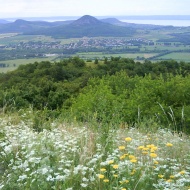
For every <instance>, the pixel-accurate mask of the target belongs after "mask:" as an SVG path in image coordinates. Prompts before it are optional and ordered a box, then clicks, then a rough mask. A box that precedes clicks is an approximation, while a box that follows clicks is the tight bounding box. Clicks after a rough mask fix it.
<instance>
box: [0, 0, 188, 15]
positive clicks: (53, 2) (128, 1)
mask: <svg viewBox="0 0 190 190" xmlns="http://www.w3.org/2000/svg"><path fill="white" fill-rule="evenodd" d="M0 5H1V8H0V18H11V17H44V16H83V15H86V14H88V15H92V16H125V15H190V8H189V7H190V0H0Z"/></svg>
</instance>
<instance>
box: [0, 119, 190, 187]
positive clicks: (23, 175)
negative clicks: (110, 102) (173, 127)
mask: <svg viewBox="0 0 190 190" xmlns="http://www.w3.org/2000/svg"><path fill="white" fill-rule="evenodd" d="M11 121H12V120H11V118H10V117H9V118H6V117H4V118H1V119H0V134H1V135H0V153H1V154H0V189H2V190H8V189H9V190H17V189H18V190H36V189H42V190H43V189H44V190H47V189H55V190H62V189H64V190H80V189H81V190H82V189H88V190H91V189H92V190H112V189H117V190H148V189H150V190H154V189H160V190H168V189H170V190H188V189H190V177H189V176H190V167H189V166H190V154H189V152H190V139H189V137H188V136H187V135H185V134H180V136H179V135H178V133H175V132H173V131H170V130H169V129H167V130H166V129H161V128H159V127H158V125H156V124H155V123H154V122H151V121H150V122H148V121H147V122H146V123H145V124H143V123H141V124H138V125H139V126H137V127H139V129H138V128H130V127H128V128H119V127H118V128H117V129H116V128H115V129H114V127H113V126H106V124H105V123H104V124H102V125H100V126H96V127H98V128H97V129H95V127H94V128H93V127H92V124H90V123H83V124H80V125H77V123H76V122H73V123H66V122H60V121H54V122H51V125H50V129H51V130H49V129H48V130H47V129H43V130H40V131H36V130H34V129H33V128H32V126H33V124H32V122H31V121H32V120H31V121H30V122H28V121H29V120H28V119H27V117H26V115H25V116H23V117H22V119H20V120H19V119H18V122H16V123H14V122H11ZM152 125H155V126H156V127H155V130H152V131H150V132H147V131H148V130H142V128H141V126H146V129H147V127H149V128H151V127H152ZM48 128H49V127H48ZM105 128H106V129H105Z"/></svg>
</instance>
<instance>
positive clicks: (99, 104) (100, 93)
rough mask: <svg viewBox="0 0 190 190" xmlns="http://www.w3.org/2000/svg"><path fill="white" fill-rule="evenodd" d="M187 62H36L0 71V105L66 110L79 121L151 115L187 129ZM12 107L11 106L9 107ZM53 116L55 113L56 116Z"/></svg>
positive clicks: (125, 119) (189, 69)
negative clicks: (10, 70) (3, 71)
mask: <svg viewBox="0 0 190 190" xmlns="http://www.w3.org/2000/svg"><path fill="white" fill-rule="evenodd" d="M189 72H190V65H189V63H183V62H176V61H161V62H156V63H152V62H150V61H145V62H144V63H140V62H134V61H133V60H132V59H127V58H119V57H112V58H111V60H108V59H107V58H105V60H104V62H101V63H97V62H95V63H91V64H90V65H89V64H88V66H87V64H86V63H85V61H84V60H82V59H79V58H78V57H73V58H70V59H67V60H62V61H59V62H54V63H50V62H35V63H33V64H28V65H22V66H20V67H19V68H18V69H17V70H15V71H12V72H8V73H6V74H1V75H0V107H1V108H3V111H4V112H6V111H7V112H8V111H10V110H19V109H26V108H28V107H30V106H32V107H33V108H34V109H35V110H44V109H46V110H49V111H48V112H49V113H51V114H49V115H48V116H47V117H50V116H51V115H53V114H52V113H56V115H59V114H69V115H70V116H72V117H73V118H76V119H77V120H79V121H88V120H89V119H94V120H96V121H98V122H118V123H130V124H131V123H134V122H136V121H137V122H138V121H140V120H142V119H145V118H148V119H150V118H153V119H155V120H157V121H159V122H162V123H164V124H166V125H168V123H170V124H172V125H173V126H175V127H178V128H186V129H188V128H189V124H190V117H189V115H190V100H189V95H190V76H189ZM13 108H14V109H13ZM54 116H55V115H54Z"/></svg>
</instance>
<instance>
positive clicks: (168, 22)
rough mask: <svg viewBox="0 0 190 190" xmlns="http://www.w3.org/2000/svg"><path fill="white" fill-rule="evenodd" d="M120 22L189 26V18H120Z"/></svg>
mask: <svg viewBox="0 0 190 190" xmlns="http://www.w3.org/2000/svg"><path fill="white" fill-rule="evenodd" d="M120 21H122V22H128V23H135V24H154V25H163V26H168V25H170V26H171V25H172V26H190V20H122V19H120Z"/></svg>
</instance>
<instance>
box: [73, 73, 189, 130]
mask: <svg viewBox="0 0 190 190" xmlns="http://www.w3.org/2000/svg"><path fill="white" fill-rule="evenodd" d="M189 79H190V76H187V77H182V76H181V75H177V76H173V75H167V80H165V78H164V77H163V76H162V75H160V76H159V77H157V78H156V79H153V78H152V77H151V75H146V76H145V77H139V76H135V77H128V76H127V75H126V73H125V72H121V73H117V74H116V75H113V76H109V75H107V76H105V77H103V78H101V79H100V78H99V79H97V78H94V79H91V80H90V81H89V83H88V85H87V87H85V88H84V90H83V91H82V92H81V93H80V94H79V96H78V97H77V98H76V99H75V100H74V102H73V105H72V107H71V110H72V113H74V115H76V116H77V118H78V119H80V120H83V121H86V120H88V119H89V118H90V119H92V118H93V119H96V120H97V121H100V122H107V123H109V122H111V123H114V122H115V123H119V122H120V123H122V122H123V123H125V122H126V123H135V122H140V121H141V120H143V119H144V118H147V117H149V118H154V119H155V120H157V121H159V122H161V123H163V124H165V125H167V126H168V125H170V126H171V128H172V129H176V128H178V129H182V128H183V130H185V128H186V127H188V124H189V122H188V113H189V112H186V111H187V109H186V108H188V107H189V103H190V102H189V100H188V98H187V97H186V96H187V94H189V93H190V89H189V85H190V84H189ZM183 108H184V110H183V112H184V113H183V115H182V109H183ZM184 122H185V123H186V124H184Z"/></svg>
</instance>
